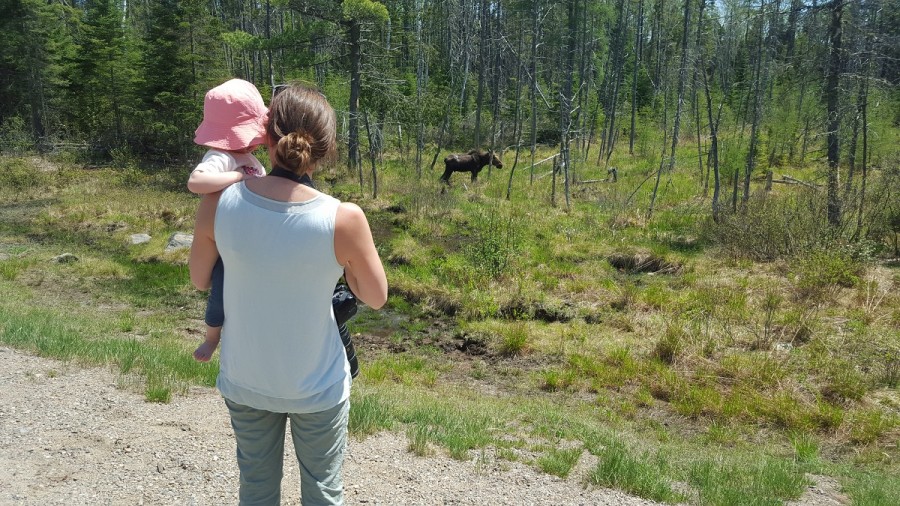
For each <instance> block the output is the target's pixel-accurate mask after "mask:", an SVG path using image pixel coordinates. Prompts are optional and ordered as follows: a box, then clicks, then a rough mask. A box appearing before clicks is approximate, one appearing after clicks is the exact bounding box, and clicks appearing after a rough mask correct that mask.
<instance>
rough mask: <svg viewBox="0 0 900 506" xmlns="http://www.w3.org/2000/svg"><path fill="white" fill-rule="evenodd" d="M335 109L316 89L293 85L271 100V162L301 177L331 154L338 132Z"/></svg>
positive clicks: (335, 146)
mask: <svg viewBox="0 0 900 506" xmlns="http://www.w3.org/2000/svg"><path fill="white" fill-rule="evenodd" d="M335 124H336V120H335V116H334V109H332V107H331V105H330V104H329V103H328V100H326V99H325V96H324V95H322V94H321V93H319V91H318V90H316V89H315V88H311V87H308V86H305V85H300V84H292V85H290V86H286V87H284V88H283V89H282V90H281V91H279V92H278V94H277V95H275V97H274V98H273V99H272V103H271V105H270V106H269V118H268V120H267V122H266V134H267V135H268V136H269V139H270V141H269V142H270V143H271V144H272V145H273V146H274V151H270V156H271V157H272V163H273V164H275V165H276V166H278V167H282V168H284V169H287V170H290V171H292V172H296V173H298V174H302V173H304V172H307V171H308V170H309V169H311V168H313V167H315V166H316V164H317V163H319V162H320V161H322V160H324V159H327V158H329V157H331V156H332V155H334V153H335V151H336V149H337V131H336V128H335Z"/></svg>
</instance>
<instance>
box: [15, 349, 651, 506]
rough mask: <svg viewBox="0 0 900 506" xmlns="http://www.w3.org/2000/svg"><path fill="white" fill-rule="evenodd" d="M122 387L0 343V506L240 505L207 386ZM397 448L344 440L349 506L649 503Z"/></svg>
mask: <svg viewBox="0 0 900 506" xmlns="http://www.w3.org/2000/svg"><path fill="white" fill-rule="evenodd" d="M121 381H123V380H122V379H121V378H119V377H118V375H117V374H115V373H114V372H112V371H109V370H106V369H100V368H82V367H79V366H77V365H74V364H66V363H62V362H58V361H54V360H49V359H44V358H39V357H34V356H31V355H27V354H24V353H22V352H19V351H15V350H12V349H9V348H3V347H0V505H46V504H66V505H92V506H93V505H105V504H112V505H120V504H121V505H137V504H144V505H179V506H180V505H213V504H215V505H220V504H236V503H237V499H236V491H237V477H238V473H237V467H236V464H235V462H234V438H233V437H232V434H231V427H230V425H229V422H228V416H227V411H226V409H225V406H224V405H223V404H222V401H221V397H220V396H219V395H218V394H217V393H216V391H215V390H213V389H207V388H197V389H195V390H193V391H191V392H190V394H189V395H187V396H177V397H175V399H174V400H173V401H172V402H171V403H169V404H154V403H147V402H144V400H143V398H142V397H141V396H139V395H137V394H135V393H132V392H130V391H129V389H123V388H120V387H121V386H122V385H121ZM286 446H287V449H286V452H287V451H291V450H290V445H289V444H288V445H286ZM406 448H407V440H406V438H405V436H398V435H395V434H387V433H385V434H380V435H377V436H373V437H370V438H367V439H365V440H363V441H357V440H352V441H351V444H350V446H349V449H348V457H347V461H346V464H345V467H344V481H345V484H346V487H347V488H346V499H347V504H349V505H356V504H365V505H379V504H380V505H433V504H434V505H437V504H444V505H446V504H456V505H467V504H472V505H476V504H477V505H504V504H509V505H528V504H534V505H537V504H542V505H543V504H546V505H563V504H565V505H623V506H631V505H647V504H653V503H651V502H649V501H645V500H642V499H638V498H634V497H631V496H628V495H626V494H624V493H622V492H619V491H615V490H608V489H585V488H584V487H583V486H582V485H581V483H582V481H581V480H580V477H578V476H576V477H573V478H570V479H569V480H561V479H559V478H556V477H553V476H549V475H546V474H542V473H539V472H537V471H535V470H534V469H531V468H529V467H527V466H524V465H520V464H517V463H509V462H506V461H499V462H498V461H495V460H494V459H491V458H487V459H486V460H487V463H485V462H484V460H485V459H482V462H481V463H479V462H478V460H477V459H473V460H472V461H468V462H460V461H457V460H453V459H450V458H447V457H443V456H434V457H425V458H422V457H416V456H414V455H412V454H411V453H409V452H408V451H407V450H406ZM288 457H289V458H288V459H287V460H286V464H285V480H284V481H283V495H282V503H283V504H299V491H298V487H297V486H296V485H295V484H296V483H298V477H297V472H296V461H293V462H292V461H291V460H290V458H292V457H291V456H290V455H288ZM585 458H587V457H585ZM588 467H589V466H588V465H586V464H585V463H584V462H583V463H582V465H581V466H580V467H579V468H580V469H581V471H582V472H583V471H584V470H585V469H587V468H588Z"/></svg>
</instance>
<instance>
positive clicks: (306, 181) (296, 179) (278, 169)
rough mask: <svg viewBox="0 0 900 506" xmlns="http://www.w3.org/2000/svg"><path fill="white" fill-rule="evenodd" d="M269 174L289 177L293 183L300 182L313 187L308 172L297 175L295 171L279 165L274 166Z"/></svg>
mask: <svg viewBox="0 0 900 506" xmlns="http://www.w3.org/2000/svg"><path fill="white" fill-rule="evenodd" d="M269 175H270V176H275V177H283V178H285V179H290V180H291V181H293V182H295V183H300V184H303V185H306V186H309V187H310V188H315V185H313V182H312V179H311V178H310V177H309V174H306V173H304V174H303V175H302V176H298V175H297V173H296V172H291V171H289V170H287V169H282V168H281V167H275V168H274V169H272V172H269Z"/></svg>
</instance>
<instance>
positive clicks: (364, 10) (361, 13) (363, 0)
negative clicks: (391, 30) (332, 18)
mask: <svg viewBox="0 0 900 506" xmlns="http://www.w3.org/2000/svg"><path fill="white" fill-rule="evenodd" d="M341 9H342V11H343V14H344V19H346V20H355V21H373V22H377V23H385V22H387V20H388V18H389V17H390V16H389V15H388V10H387V7H385V6H384V4H382V3H380V2H374V1H372V0H344V1H343V3H342V4H341Z"/></svg>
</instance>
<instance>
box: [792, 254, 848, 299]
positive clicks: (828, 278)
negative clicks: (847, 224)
mask: <svg viewBox="0 0 900 506" xmlns="http://www.w3.org/2000/svg"><path fill="white" fill-rule="evenodd" d="M862 272H863V265H862V264H861V263H860V262H859V261H857V260H854V259H853V258H852V257H851V255H850V254H848V253H847V251H846V250H844V249H816V250H813V251H812V252H810V253H808V254H806V255H803V256H800V257H798V258H797V259H796V261H795V264H794V268H793V273H794V276H795V280H796V281H795V287H796V289H797V293H798V295H799V296H800V297H801V298H803V299H810V300H821V299H822V298H824V297H825V296H826V295H829V294H831V293H832V292H834V291H835V290H836V289H838V288H839V287H846V288H850V287H853V286H856V284H857V283H859V276H860V275H861V274H862Z"/></svg>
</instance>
